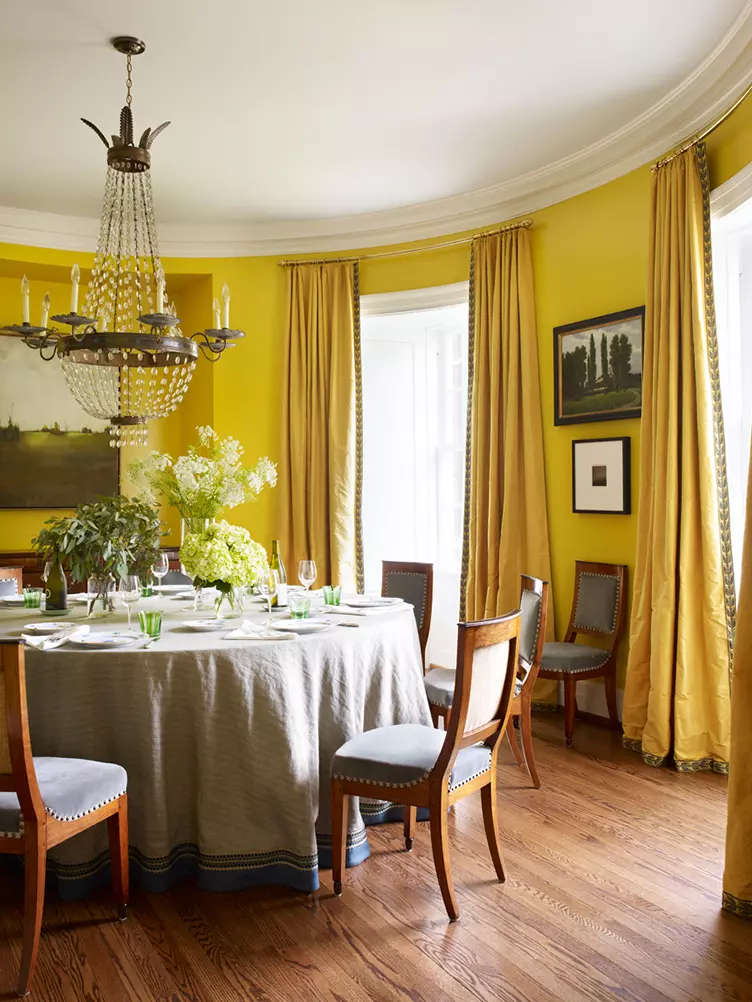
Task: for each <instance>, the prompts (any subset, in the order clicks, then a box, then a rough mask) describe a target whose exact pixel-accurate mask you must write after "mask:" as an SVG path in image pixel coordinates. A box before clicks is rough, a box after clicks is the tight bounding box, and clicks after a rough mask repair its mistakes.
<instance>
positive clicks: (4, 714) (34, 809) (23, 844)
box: [0, 639, 128, 995]
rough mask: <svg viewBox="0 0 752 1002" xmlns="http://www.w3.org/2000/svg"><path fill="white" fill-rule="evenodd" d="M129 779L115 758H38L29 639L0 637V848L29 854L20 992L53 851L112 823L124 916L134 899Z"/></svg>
mask: <svg viewBox="0 0 752 1002" xmlns="http://www.w3.org/2000/svg"><path fill="white" fill-rule="evenodd" d="M127 781H128V777H127V775H126V772H125V769H123V768H122V767H121V766H119V765H113V764H111V763H108V762H90V761H87V760H85V759H72V758H32V753H31V742H30V740H29V721H28V716H27V708H26V672H25V667H24V651H23V643H22V642H21V641H20V640H5V639H2V640H0V853H11V854H13V855H22V856H23V857H24V921H23V947H22V951H21V973H20V976H19V980H18V994H19V995H28V993H29V989H30V986H31V979H32V977H33V975H34V968H35V966H36V961H37V952H38V950H39V936H40V932H41V928H42V911H43V908H44V881H45V872H46V865H47V851H48V850H49V849H51V848H52V847H53V846H56V845H58V844H59V843H60V842H65V841H67V839H69V838H71V837H72V836H73V835H77V834H78V833H79V832H82V831H84V830H85V829H87V828H91V827H92V825H96V824H99V822H100V821H105V820H106V821H107V826H108V829H109V840H110V862H111V867H112V882H113V885H114V890H115V897H116V899H117V903H118V905H119V909H120V912H119V914H120V918H121V920H123V919H125V917H126V907H127V904H128V797H127V794H126V786H127Z"/></svg>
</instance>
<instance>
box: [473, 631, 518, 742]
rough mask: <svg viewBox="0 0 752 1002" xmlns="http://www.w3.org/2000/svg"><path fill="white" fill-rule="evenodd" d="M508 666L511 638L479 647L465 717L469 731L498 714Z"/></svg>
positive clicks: (475, 657)
mask: <svg viewBox="0 0 752 1002" xmlns="http://www.w3.org/2000/svg"><path fill="white" fill-rule="evenodd" d="M508 670H509V641H508V640H505V641H503V642H502V643H500V644H491V645H490V646H489V647H477V648H476V649H475V652H474V654H473V674H472V680H471V683H470V701H469V703H468V707H467V718H466V720H465V733H466V734H467V733H468V732H469V731H475V730H477V729H478V728H479V727H483V726H484V725H485V724H488V723H490V722H491V721H492V720H493V719H494V718H495V716H496V711H497V709H498V707H499V701H500V700H501V694H502V692H503V691H504V682H505V681H506V677H507V671H508Z"/></svg>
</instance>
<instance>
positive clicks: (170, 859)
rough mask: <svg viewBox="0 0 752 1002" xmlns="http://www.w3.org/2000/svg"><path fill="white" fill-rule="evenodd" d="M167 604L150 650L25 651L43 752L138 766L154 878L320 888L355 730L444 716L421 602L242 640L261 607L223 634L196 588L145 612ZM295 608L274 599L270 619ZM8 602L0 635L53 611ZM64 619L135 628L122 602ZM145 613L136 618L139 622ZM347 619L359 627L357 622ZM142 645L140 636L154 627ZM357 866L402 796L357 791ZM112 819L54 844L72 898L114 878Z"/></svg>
mask: <svg viewBox="0 0 752 1002" xmlns="http://www.w3.org/2000/svg"><path fill="white" fill-rule="evenodd" d="M138 609H144V610H157V609H161V610H162V611H163V625H162V635H161V637H160V638H159V639H158V640H156V641H155V642H154V643H153V644H152V645H151V646H139V645H135V646H133V647H125V648H119V649H113V650H91V649H82V648H80V647H79V646H77V645H76V646H74V644H73V643H67V644H65V645H64V646H61V647H57V648H56V649H52V650H39V649H36V648H34V647H31V646H26V648H25V659H26V674H27V693H28V707H29V721H30V730H31V741H32V752H33V754H34V755H39V756H46V755H59V756H64V757H67V758H85V759H96V760H99V761H105V762H116V763H117V764H118V765H121V766H123V767H124V768H125V769H126V771H127V773H128V800H129V828H130V832H129V842H130V857H131V871H132V874H133V877H134V879H135V880H136V881H138V882H139V883H140V884H141V885H142V886H144V887H145V888H146V889H148V890H153V891H159V890H164V889H166V888H168V887H169V886H170V885H171V884H172V883H173V882H174V881H175V880H177V879H179V878H182V877H184V876H186V875H192V876H194V877H195V878H196V879H197V881H198V883H199V886H200V887H202V888H205V889H208V890H214V891H216V890H235V889H239V888H244V887H249V886H252V885H257V884H268V883H275V884H285V885H288V886H290V887H293V888H296V889H297V890H300V891H305V892H310V891H313V890H315V889H316V888H317V887H318V884H319V879H318V870H319V867H320V866H323V867H328V866H330V865H331V848H330V847H331V822H330V812H329V778H330V763H331V760H332V756H333V755H334V753H335V751H336V750H337V749H338V748H339V747H340V745H342V744H344V742H345V741H348V740H349V739H350V738H352V737H353V736H355V735H357V734H359V733H361V732H362V731H365V730H370V729H371V728H374V727H382V726H385V725H389V724H403V723H416V724H426V725H429V726H430V724H431V716H430V712H429V708H428V702H427V699H426V694H425V690H424V686H423V668H422V662H421V653H420V647H419V643H418V634H417V629H416V624H415V617H414V614H413V610H412V607H411V606H409V605H398V606H393V607H391V608H390V609H389V610H387V611H384V610H378V612H374V613H373V614H371V613H369V614H365V610H359V611H360V614H358V615H356V614H344V613H339V614H338V613H332V612H329V613H324V612H323V611H322V612H321V613H320V614H319V616H318V617H317V618H319V619H321V620H322V621H323V622H326V623H327V624H329V626H328V628H327V629H326V630H324V631H323V632H321V633H320V634H316V635H311V636H293V637H291V638H290V637H276V638H274V639H263V638H262V637H254V636H243V637H241V638H239V639H238V638H236V637H235V636H233V631H235V630H236V629H237V628H238V627H239V626H242V623H243V621H245V622H246V623H249V624H251V626H250V629H251V630H253V629H254V628H255V629H259V628H261V629H262V630H263V629H265V624H266V622H267V618H268V617H267V613H266V612H265V611H264V610H263V609H262V608H261V606H260V605H258V604H255V605H251V606H250V609H249V608H246V610H245V612H244V614H243V619H236V620H228V621H227V622H226V623H225V624H223V627H222V629H221V630H219V631H211V632H198V631H196V630H195V629H192V628H191V624H192V623H195V620H197V619H199V618H205V617H207V616H208V615H210V613H208V612H206V611H204V612H195V611H193V610H192V609H191V608H190V604H189V603H186V600H185V599H179V598H176V597H175V596H173V595H169V594H162V595H159V596H156V597H153V598H145V599H141V600H140V602H139V603H138V605H137V606H136V610H138ZM283 616H285V612H284V611H280V612H279V613H275V615H274V616H273V617H272V624H274V623H276V622H277V621H278V620H279V619H281V618H282V617H283ZM44 621H45V620H44V617H43V616H42V615H40V612H39V610H34V609H19V608H10V609H8V608H4V609H2V610H1V611H0V633H2V634H3V635H4V636H20V635H21V633H23V632H24V629H25V627H27V626H29V625H33V624H34V623H42V622H44ZM65 622H66V624H70V625H71V626H73V625H83V624H86V623H88V624H89V625H90V628H91V633H90V636H91V635H93V634H94V633H96V632H97V631H107V632H110V631H112V630H125V629H126V626H125V613H124V612H123V611H122V610H118V611H117V612H116V613H115V614H112V615H110V616H109V617H107V618H103V619H91V620H87V618H86V607H85V605H75V606H73V608H72V609H71V611H70V613H69V614H68V615H67V616H66V618H65ZM137 623H138V620H137V617H136V616H135V615H134V624H135V625H136V626H137ZM345 624H349V625H345ZM142 644H143V641H142ZM350 811H351V813H350V818H349V826H348V837H347V845H348V849H347V854H348V865H354V864H356V863H358V862H360V861H362V860H363V859H365V858H366V857H367V856H368V852H369V849H368V839H367V835H366V826H367V825H368V824H369V823H377V822H379V821H382V820H389V819H396V818H397V817H398V816H400V814H399V809H398V808H397V807H395V805H394V804H390V803H385V802H374V801H361V802H360V803H358V801H357V800H356V799H355V798H352V802H351V808H350ZM108 863H109V854H108V850H107V832H106V826H104V825H99V826H97V827H96V828H93V829H90V830H89V831H87V832H84V833H83V834H81V835H78V836H76V837H75V838H73V839H71V840H70V841H69V842H66V843H64V844H63V845H61V846H58V847H56V848H55V849H54V850H52V851H51V853H50V869H51V871H52V873H53V875H54V876H55V877H56V878H57V883H58V889H59V891H60V893H61V894H62V895H63V896H65V897H76V896H80V895H82V894H86V893H88V892H89V891H90V890H91V889H92V887H93V886H94V885H96V884H97V883H99V882H102V881H103V880H105V879H106V878H107V871H108Z"/></svg>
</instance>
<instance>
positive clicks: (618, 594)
mask: <svg viewBox="0 0 752 1002" xmlns="http://www.w3.org/2000/svg"><path fill="white" fill-rule="evenodd" d="M583 578H608V579H609V581H616V601H615V602H614V619H613V623H612V624H611V629H610V630H599V629H597V628H596V627H594V626H587V625H585V624H583V623H578V622H577V621H575V622H574V623H573V624H572V625H573V626H574V627H575V628H577V627H578V626H579V627H580V629H581V630H592V631H593V632H594V633H603V634H605V636H608V635H609V634H611V633H613V632H614V630H615V629H616V614H617V612H618V611H619V600H620V598H621V582H620V580H619V578H618V577H617V576H616V575H615V574H593V573H592V571H583V572H582V574H580V576H579V578H578V579H577V601H576V603H575V610H576V609H578V608H579V605H580V582H581V581H582V579H583ZM575 615H576V612H575Z"/></svg>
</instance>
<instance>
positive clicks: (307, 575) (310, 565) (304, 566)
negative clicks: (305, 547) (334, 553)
mask: <svg viewBox="0 0 752 1002" xmlns="http://www.w3.org/2000/svg"><path fill="white" fill-rule="evenodd" d="M298 580H299V581H300V583H301V584H302V585H303V587H304V588H305V590H306V591H308V589H309V588H310V587H311V585H312V584H313V582H314V581H315V580H316V561H315V560H301V561H300V563H299V564H298Z"/></svg>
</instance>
